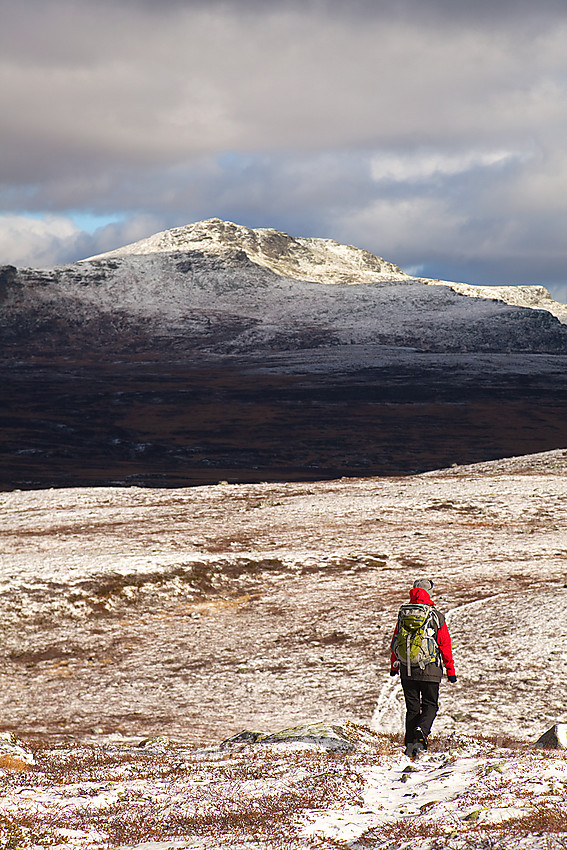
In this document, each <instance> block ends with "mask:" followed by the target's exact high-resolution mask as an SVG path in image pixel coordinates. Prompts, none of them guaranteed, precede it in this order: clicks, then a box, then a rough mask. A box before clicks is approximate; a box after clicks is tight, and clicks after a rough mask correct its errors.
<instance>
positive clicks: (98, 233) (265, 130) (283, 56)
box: [0, 0, 567, 300]
mask: <svg viewBox="0 0 567 850" xmlns="http://www.w3.org/2000/svg"><path fill="white" fill-rule="evenodd" d="M0 15H1V17H0V20H1V27H0V169H1V171H0V264H2V263H13V264H16V265H51V264H54V263H59V262H67V261H70V260H76V259H79V258H81V257H84V256H88V255H90V254H93V253H96V252H99V251H103V250H108V249H110V248H115V247H118V246H120V245H123V244H126V243H128V242H132V241H134V240H136V239H139V238H142V237H144V236H148V235H150V234H151V233H154V232H156V231H159V230H163V229H165V228H168V227H174V226H177V225H181V224H187V223H189V222H192V221H197V220H199V219H203V218H210V217H213V216H217V217H220V218H225V219H228V220H230V221H236V222H238V223H240V224H245V225H248V226H251V227H276V228H278V229H280V230H285V231H286V232H288V233H291V234H292V235H296V236H323V237H331V238H334V239H337V240H338V241H341V242H347V243H350V244H354V245H357V246H359V247H363V248H367V249H368V250H370V251H372V252H373V253H376V254H379V255H381V256H383V257H386V258H387V259H389V260H391V261H393V262H396V263H398V264H399V265H401V266H402V268H404V269H405V270H406V271H411V272H416V273H417V272H418V273H420V274H422V275H425V276H428V277H440V278H445V279H451V280H461V281H467V282H469V283H486V284H511V283H543V284H544V285H546V286H547V287H548V288H549V289H550V290H551V291H552V292H553V294H554V295H555V297H557V298H560V299H561V300H567V50H566V44H567V3H566V2H565V0H538V2H537V3H535V2H533V0H529V2H528V0H490V2H489V0H0Z"/></svg>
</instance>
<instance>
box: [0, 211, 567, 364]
mask: <svg viewBox="0 0 567 850" xmlns="http://www.w3.org/2000/svg"><path fill="white" fill-rule="evenodd" d="M432 284H435V285H432ZM509 290H510V291H509ZM471 295H472V296H474V297H470V296H471ZM0 299H2V300H3V304H2V322H1V324H0V332H1V334H2V338H3V340H4V342H5V344H6V343H8V344H9V343H13V342H14V341H15V340H22V339H29V340H30V341H32V342H36V341H38V342H37V344H38V345H41V344H42V342H41V341H42V340H43V339H49V341H50V344H51V345H56V344H57V339H59V340H60V341H61V343H62V344H64V345H66V346H69V345H71V343H72V342H73V340H71V341H70V336H73V335H74V336H75V337H77V335H78V334H80V337H81V345H82V346H84V345H85V344H86V343H88V342H91V343H92V342H93V340H94V341H95V343H96V344H98V345H99V346H100V345H102V346H103V347H107V348H109V349H110V348H112V346H116V344H117V343H118V344H119V345H124V344H125V343H124V341H125V340H126V341H127V344H131V345H136V347H137V348H138V349H142V348H145V349H148V348H152V349H156V347H157V348H159V347H160V346H164V347H166V348H167V347H168V346H169V347H170V348H171V347H172V346H173V347H174V348H176V350H184V351H191V352H195V351H200V352H212V353H215V354H227V353H230V354H242V353H256V352H265V351H292V350H311V349H316V348H328V347H330V346H351V345H353V344H354V345H361V344H364V345H374V346H384V345H388V346H395V347H397V348H400V347H402V348H403V347H406V348H407V347H409V348H417V349H420V350H423V351H445V352H446V351H449V352H469V351H494V352H511V351H529V352H532V353H544V352H545V353H552V354H559V353H567V328H565V327H564V326H563V325H562V324H561V322H560V321H558V320H557V318H556V316H562V317H567V307H565V308H564V312H562V307H561V305H556V304H555V303H554V302H552V301H551V299H550V298H549V297H547V294H546V292H545V290H544V289H543V288H542V287H533V288H532V287H524V288H523V290H522V291H520V290H518V289H517V288H516V287H500V288H499V289H498V291H497V292H493V291H492V289H490V288H488V287H487V288H484V289H482V288H478V287H468V286H466V285H465V284H449V283H447V284H445V283H443V282H440V281H427V280H422V279H419V278H412V277H409V276H408V275H405V274H404V273H403V272H402V271H401V270H400V269H399V268H398V267H397V266H394V265H393V264H391V263H388V262H386V261H385V260H383V259H381V258H380V257H375V256H373V255H372V254H369V253H368V252H366V251H361V250H358V249H356V248H353V247H352V246H345V245H339V244H338V243H336V242H333V241H331V240H325V239H294V238H292V237H290V236H288V235H287V234H284V233H278V232H277V231H275V230H251V229H249V228H245V227H241V226H239V225H235V224H231V223H229V222H222V221H220V220H218V219H211V220H210V221H204V222H198V223H197V224H193V225H188V226H186V227H181V228H176V229H174V230H169V231H165V232H163V233H158V234H156V235H155V236H152V237H150V238H149V239H145V240H142V241H141V242H138V243H135V244H133V245H129V246H126V247H125V248H120V249H118V250H116V251H111V252H109V253H107V254H103V255H100V256H98V257H92V258H90V259H88V260H84V261H82V262H80V263H75V264H72V265H68V266H61V267H57V268H55V269H48V270H39V271H38V270H30V269H24V270H20V271H18V270H16V269H12V270H10V267H6V268H5V269H4V270H3V271H2V272H1V273H0ZM527 306H528V307H529V308H530V309H526V307H527ZM62 335H63V336H62ZM74 342H75V343H76V339H75V340H74Z"/></svg>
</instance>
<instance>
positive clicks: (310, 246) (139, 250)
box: [84, 218, 567, 321]
mask: <svg viewBox="0 0 567 850" xmlns="http://www.w3.org/2000/svg"><path fill="white" fill-rule="evenodd" d="M231 249H233V250H234V249H240V250H241V251H243V252H244V253H245V254H246V256H247V257H248V258H249V259H250V260H252V262H254V263H256V264H258V265H259V266H263V267H265V268H267V269H270V270H271V271H273V272H276V273H277V274H281V275H284V276H286V277H291V278H294V279H297V280H305V281H316V282H318V283H328V284H337V283H346V284H356V283H372V282H377V281H380V280H387V281H393V280H406V281H409V280H413V281H415V280H419V281H420V282H422V283H428V284H435V285H438V286H448V287H450V288H451V289H453V290H454V291H455V292H459V293H460V294H462V295H468V296H470V297H472V298H488V299H496V300H499V301H503V302H504V303H506V304H512V305H514V306H517V307H531V308H533V309H539V310H548V311H549V312H550V313H552V314H553V315H554V316H557V317H558V318H561V319H563V320H564V321H567V305H565V304H560V303H559V302H557V301H553V299H552V298H551V296H550V294H549V292H548V291H547V290H546V289H545V287H543V286H490V287H488V286H472V285H470V284H466V283H454V282H452V281H444V280H429V279H427V278H415V277H412V276H411V275H408V274H405V273H404V272H403V271H402V270H401V269H400V268H399V267H398V266H396V265H394V263H390V262H388V261H387V260H384V259H383V258H382V257H377V256H374V255H373V254H371V253H369V252H368V251H364V250H361V249H360V248H355V247H354V246H352V245H341V244H339V243H338V242H335V241H334V240H332V239H305V238H301V237H298V238H294V237H292V236H289V235H288V234H287V233H281V232H279V231H277V230H274V229H272V228H269V229H268V228H258V229H252V228H248V227H243V226H242V225H239V224H233V223H232V222H228V221H222V220H221V219H217V218H213V219H208V220H206V221H199V222H196V223H195V224H190V225H187V226H185V227H177V228H174V229H172V230H165V231H162V232H161V233H156V234H154V235H153V236H150V237H149V238H147V239H142V240H140V241H138V242H133V243H132V244H130V245H126V246H124V247H123V248H118V249H116V250H114V251H108V252H106V253H104V254H99V255H98V256H96V257H90V258H89V259H90V260H96V259H103V258H108V257H124V256H131V255H148V254H159V253H176V252H187V251H196V250H200V251H204V252H205V253H209V254H215V255H217V256H227V255H228V254H229V252H230V250H231ZM84 262H85V261H84Z"/></svg>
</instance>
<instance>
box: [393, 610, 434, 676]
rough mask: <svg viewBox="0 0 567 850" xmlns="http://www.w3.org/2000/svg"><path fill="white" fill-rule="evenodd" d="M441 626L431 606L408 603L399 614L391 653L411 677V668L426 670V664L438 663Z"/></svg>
mask: <svg viewBox="0 0 567 850" xmlns="http://www.w3.org/2000/svg"><path fill="white" fill-rule="evenodd" d="M440 626H441V623H440V622H439V615H438V613H437V611H435V609H434V608H433V606H432V605H420V604H419V603H417V602H415V603H414V602H407V603H406V604H405V605H402V607H401V608H400V612H399V614H398V631H397V633H396V635H395V637H394V640H393V641H392V651H393V653H394V655H395V656H396V658H397V659H398V661H399V662H400V665H402V664H403V665H405V667H406V670H407V674H408V676H411V668H412V667H419V668H420V669H421V670H424V669H425V667H426V665H427V664H430V663H431V662H436V661H437V660H438V659H439V647H438V645H437V640H436V638H437V632H438V631H439V628H440Z"/></svg>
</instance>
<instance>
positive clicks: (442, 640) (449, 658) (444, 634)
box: [390, 587, 455, 679]
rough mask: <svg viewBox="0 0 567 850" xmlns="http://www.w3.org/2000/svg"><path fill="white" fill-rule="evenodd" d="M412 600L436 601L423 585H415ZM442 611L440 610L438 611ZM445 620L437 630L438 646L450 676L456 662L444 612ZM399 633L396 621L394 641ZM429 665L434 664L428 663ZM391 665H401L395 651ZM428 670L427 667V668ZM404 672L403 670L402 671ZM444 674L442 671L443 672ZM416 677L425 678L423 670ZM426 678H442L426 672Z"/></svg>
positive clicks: (392, 654) (453, 672)
mask: <svg viewBox="0 0 567 850" xmlns="http://www.w3.org/2000/svg"><path fill="white" fill-rule="evenodd" d="M410 602H417V603H419V604H420V605H434V604H435V603H434V602H433V600H432V599H431V597H430V595H429V593H428V592H427V591H426V590H423V589H422V588H421V587H414V588H412V589H411V590H410ZM437 613H440V612H437ZM440 616H441V619H442V621H443V625H442V626H441V628H440V629H439V631H438V632H437V646H438V647H439V652H440V653H441V658H442V659H443V664H444V665H445V669H446V671H447V675H448V676H454V675H455V663H454V661H453V652H452V649H451V636H450V634H449V629H448V628H447V623H446V622H445V617H444V616H443V614H441V615H440ZM397 633H398V624H397V623H396V628H395V629H394V635H393V637H392V643H393V641H394V638H395V636H396V635H397ZM427 666H428V667H430V666H432V665H427ZM390 667H391V669H392V670H398V669H399V667H400V663H399V661H398V660H397V658H396V656H395V655H394V653H393V652H392V653H391V656H390ZM426 670H427V668H426ZM402 672H403V671H402ZM441 675H442V673H441ZM416 678H420V679H421V678H424V676H423V675H422V673H421V671H416ZM426 678H433V679H435V678H441V677H440V676H438V675H432V676H429V675H427V674H426Z"/></svg>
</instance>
